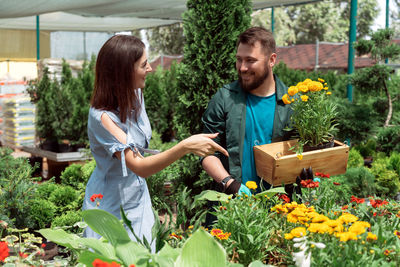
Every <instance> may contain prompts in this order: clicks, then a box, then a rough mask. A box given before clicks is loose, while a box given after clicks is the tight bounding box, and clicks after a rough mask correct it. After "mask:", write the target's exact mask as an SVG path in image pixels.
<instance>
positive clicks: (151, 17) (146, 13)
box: [0, 0, 319, 32]
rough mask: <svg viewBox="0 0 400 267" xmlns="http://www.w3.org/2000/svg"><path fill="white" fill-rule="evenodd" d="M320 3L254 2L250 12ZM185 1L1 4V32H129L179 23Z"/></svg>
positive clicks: (9, 0) (8, 0) (7, 0)
mask: <svg viewBox="0 0 400 267" xmlns="http://www.w3.org/2000/svg"><path fill="white" fill-rule="evenodd" d="M316 1H319V0H280V1H276V0H253V9H255V10H256V9H263V8H269V7H278V6H286V5H295V4H304V3H309V2H316ZM186 2H187V0H62V1H55V0H18V1H15V0H0V29H27V30H33V29H36V15H40V29H41V30H50V31H62V30H64V31H107V32H110V31H128V30H134V29H142V28H149V27H155V26H161V25H168V24H173V23H176V22H179V21H181V20H182V17H181V15H182V13H183V12H184V11H186Z"/></svg>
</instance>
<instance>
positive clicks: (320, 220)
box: [312, 214, 329, 223]
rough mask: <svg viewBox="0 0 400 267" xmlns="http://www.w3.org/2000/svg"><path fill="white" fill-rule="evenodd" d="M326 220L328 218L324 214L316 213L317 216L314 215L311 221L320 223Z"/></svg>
mask: <svg viewBox="0 0 400 267" xmlns="http://www.w3.org/2000/svg"><path fill="white" fill-rule="evenodd" d="M328 220H329V218H328V217H326V216H325V215H322V214H318V215H317V216H315V217H314V218H313V219H312V222H313V223H322V222H326V221H328Z"/></svg>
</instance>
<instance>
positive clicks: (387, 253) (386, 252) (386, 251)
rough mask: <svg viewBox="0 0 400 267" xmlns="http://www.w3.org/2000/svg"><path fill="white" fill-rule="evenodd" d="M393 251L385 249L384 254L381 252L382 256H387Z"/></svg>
mask: <svg viewBox="0 0 400 267" xmlns="http://www.w3.org/2000/svg"><path fill="white" fill-rule="evenodd" d="M393 251H394V250H389V249H385V252H383V254H385V256H389V254H390V253H392V252H393Z"/></svg>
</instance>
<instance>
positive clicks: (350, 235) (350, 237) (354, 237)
mask: <svg viewBox="0 0 400 267" xmlns="http://www.w3.org/2000/svg"><path fill="white" fill-rule="evenodd" d="M336 237H338V238H339V239H340V241H342V242H346V241H348V240H357V235H356V234H355V233H352V232H343V233H336Z"/></svg>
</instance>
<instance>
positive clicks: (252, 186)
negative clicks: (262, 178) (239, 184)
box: [246, 181, 257, 190]
mask: <svg viewBox="0 0 400 267" xmlns="http://www.w3.org/2000/svg"><path fill="white" fill-rule="evenodd" d="M246 186H247V187H248V188H249V189H250V190H256V189H257V183H256V182H253V181H248V182H247V183H246Z"/></svg>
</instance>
